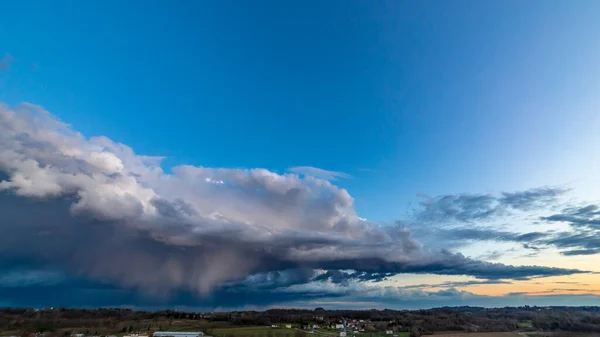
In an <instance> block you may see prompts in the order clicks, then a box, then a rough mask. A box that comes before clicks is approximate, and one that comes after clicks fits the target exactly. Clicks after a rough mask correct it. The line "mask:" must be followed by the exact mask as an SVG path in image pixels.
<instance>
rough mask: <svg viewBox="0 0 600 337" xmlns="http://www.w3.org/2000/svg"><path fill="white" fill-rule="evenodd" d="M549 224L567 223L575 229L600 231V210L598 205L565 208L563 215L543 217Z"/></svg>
mask: <svg viewBox="0 0 600 337" xmlns="http://www.w3.org/2000/svg"><path fill="white" fill-rule="evenodd" d="M540 219H541V220H544V221H548V222H566V223H568V224H569V225H571V226H573V227H588V228H594V229H600V208H599V207H598V206H597V205H587V206H584V207H569V208H565V209H564V210H563V211H562V213H559V214H554V215H550V216H545V217H541V218H540Z"/></svg>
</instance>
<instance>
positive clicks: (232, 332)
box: [207, 326, 296, 337]
mask: <svg viewBox="0 0 600 337" xmlns="http://www.w3.org/2000/svg"><path fill="white" fill-rule="evenodd" d="M295 333H296V329H285V328H271V327H268V326H251V327H243V328H225V329H210V330H208V331H207V334H209V335H211V336H214V337H230V336H232V337H245V336H247V337H259V336H260V337H262V336H273V337H293V336H294V334H295Z"/></svg>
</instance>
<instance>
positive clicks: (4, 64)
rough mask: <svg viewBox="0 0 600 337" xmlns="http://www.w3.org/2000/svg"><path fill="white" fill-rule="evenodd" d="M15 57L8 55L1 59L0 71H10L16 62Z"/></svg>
mask: <svg viewBox="0 0 600 337" xmlns="http://www.w3.org/2000/svg"><path fill="white" fill-rule="evenodd" d="M14 60H15V59H14V57H12V55H10V54H8V53H6V54H4V56H3V57H2V58H0V71H2V70H8V69H10V64H11V63H12V62H13V61H14Z"/></svg>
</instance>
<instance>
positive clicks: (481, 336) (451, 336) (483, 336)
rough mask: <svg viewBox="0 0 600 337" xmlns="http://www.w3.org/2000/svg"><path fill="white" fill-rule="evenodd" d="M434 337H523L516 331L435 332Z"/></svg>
mask: <svg viewBox="0 0 600 337" xmlns="http://www.w3.org/2000/svg"><path fill="white" fill-rule="evenodd" d="M435 337H523V336H522V335H520V334H519V333H518V332H469V333H465V332H457V333H445V334H439V335H438V334H435Z"/></svg>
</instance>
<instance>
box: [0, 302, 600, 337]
mask: <svg viewBox="0 0 600 337" xmlns="http://www.w3.org/2000/svg"><path fill="white" fill-rule="evenodd" d="M598 333H600V308H599V307H529V306H525V307H512V308H508V307H507V308H495V309H489V308H478V307H455V308H437V309H428V310H414V311H408V310H389V309H385V310H325V309H323V308H317V309H315V310H302V309H272V310H266V311H232V312H182V311H174V310H166V311H156V312H149V311H133V310H129V309H64V308H47V309H15V308H6V309H0V337H17V336H18V337H259V336H266V337H302V336H304V337H305V336H322V337H325V336H335V337H338V336H339V337H350V336H355V337H383V336H386V337H387V336H389V337H392V336H393V337H420V336H423V335H436V337H550V336H552V337H559V336H569V337H576V336H591V335H592V334H598Z"/></svg>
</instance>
